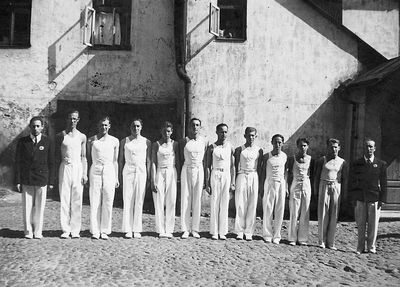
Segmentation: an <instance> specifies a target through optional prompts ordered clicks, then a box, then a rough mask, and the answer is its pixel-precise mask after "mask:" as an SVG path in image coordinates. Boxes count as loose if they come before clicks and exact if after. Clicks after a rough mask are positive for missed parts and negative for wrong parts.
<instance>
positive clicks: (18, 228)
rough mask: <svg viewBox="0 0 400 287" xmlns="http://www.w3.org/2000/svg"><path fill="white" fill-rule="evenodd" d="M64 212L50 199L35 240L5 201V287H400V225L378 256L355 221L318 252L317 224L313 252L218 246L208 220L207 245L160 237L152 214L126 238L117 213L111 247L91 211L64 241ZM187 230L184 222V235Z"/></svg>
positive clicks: (1, 266)
mask: <svg viewBox="0 0 400 287" xmlns="http://www.w3.org/2000/svg"><path fill="white" fill-rule="evenodd" d="M19 196H20V195H19ZM59 208H60V203H59V202H57V201H52V200H48V201H47V203H46V210H45V222H44V233H43V235H44V238H43V239H42V240H35V239H33V240H27V239H23V238H22V237H23V227H22V207H21V205H20V202H18V201H15V202H5V201H1V200H0V257H1V261H0V286H133V285H135V286H249V285H267V286H284V285H290V286H318V285H319V286H339V285H351V286H379V285H380V286H400V285H399V284H400V221H392V222H381V223H380V226H379V236H378V247H377V251H378V253H377V254H362V255H356V254H355V253H354V250H355V244H356V231H357V230H356V228H355V224H354V223H353V222H350V223H346V222H345V223H339V225H338V233H337V237H336V238H337V241H336V245H337V247H338V249H339V250H338V251H331V250H327V249H320V248H318V247H317V246H316V243H317V237H316V234H317V225H316V223H315V222H312V225H311V236H310V237H311V238H310V242H309V243H310V245H309V246H306V247H300V246H290V245H288V244H287V242H286V241H285V240H283V241H282V242H281V244H280V245H273V244H267V243H264V242H263V241H262V240H261V237H255V240H253V241H252V242H245V241H237V240H235V239H234V235H233V234H230V236H229V237H228V240H226V241H213V240H211V239H210V237H209V234H208V226H209V218H206V217H203V218H202V219H201V230H202V231H203V232H201V235H202V236H203V238H201V239H194V238H192V237H190V238H189V239H186V240H183V239H180V238H179V236H180V233H175V234H174V236H175V237H174V238H172V239H159V238H158V237H156V234H155V233H154V232H153V230H154V216H153V215H150V214H145V215H144V217H143V222H144V232H143V237H142V238H141V239H124V238H123V237H122V236H123V233H122V232H121V220H122V210H121V208H114V211H113V230H114V232H113V233H112V235H111V237H110V239H109V240H107V241H106V240H92V239H90V233H89V230H88V229H89V206H88V205H85V206H84V207H83V218H82V219H83V226H82V228H83V232H82V233H81V235H82V237H81V238H80V239H67V240H62V239H59V236H60V234H61V231H60V226H59ZM287 224H288V222H287V221H285V222H284V229H283V239H285V238H287V230H286V228H285V227H286V226H287ZM179 226H180V218H179V217H177V220H176V230H179ZM229 227H230V228H233V220H232V219H230V223H229ZM255 234H256V235H260V234H261V221H260V220H257V227H256V232H255Z"/></svg>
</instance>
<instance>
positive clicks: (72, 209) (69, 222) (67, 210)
mask: <svg viewBox="0 0 400 287" xmlns="http://www.w3.org/2000/svg"><path fill="white" fill-rule="evenodd" d="M82 173H83V170H82V163H80V162H79V163H75V164H67V163H65V162H62V163H61V164H60V170H59V174H58V178H59V184H58V189H59V191H60V202H61V208H60V221H61V229H62V231H63V232H68V233H71V234H72V235H73V236H78V235H79V232H80V230H81V213H82V193H83V185H82Z"/></svg>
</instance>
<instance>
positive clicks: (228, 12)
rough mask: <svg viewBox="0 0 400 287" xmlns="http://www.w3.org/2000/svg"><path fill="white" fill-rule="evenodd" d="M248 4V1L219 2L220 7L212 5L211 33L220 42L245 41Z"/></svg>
mask: <svg viewBox="0 0 400 287" xmlns="http://www.w3.org/2000/svg"><path fill="white" fill-rule="evenodd" d="M246 4H247V3H246V0H218V7H216V6H214V5H212V4H210V33H212V34H214V35H216V36H217V39H218V40H231V41H245V40H246V11H247V5H246ZM215 21H219V24H218V25H217V24H216V23H215ZM216 27H218V29H219V31H218V33H216V31H215V30H216Z"/></svg>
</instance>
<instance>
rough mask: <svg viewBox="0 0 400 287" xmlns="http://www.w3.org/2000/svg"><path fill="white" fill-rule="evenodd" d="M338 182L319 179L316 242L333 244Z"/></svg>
mask: <svg viewBox="0 0 400 287" xmlns="http://www.w3.org/2000/svg"><path fill="white" fill-rule="evenodd" d="M339 196H340V183H338V182H336V181H335V182H328V181H324V180H321V181H320V184H319V194H318V243H319V244H322V243H324V244H325V246H327V247H332V246H334V242H335V233H336V223H337V219H338V215H339Z"/></svg>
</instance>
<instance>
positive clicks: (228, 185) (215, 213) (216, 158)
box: [205, 124, 235, 240]
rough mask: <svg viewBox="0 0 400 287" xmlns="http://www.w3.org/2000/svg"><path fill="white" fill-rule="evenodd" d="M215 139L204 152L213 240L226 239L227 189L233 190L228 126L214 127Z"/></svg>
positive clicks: (231, 150) (233, 166)
mask: <svg viewBox="0 0 400 287" xmlns="http://www.w3.org/2000/svg"><path fill="white" fill-rule="evenodd" d="M216 134H217V136H218V138H217V141H216V142H215V143H214V144H211V145H209V146H208V148H207V152H206V175H205V177H206V190H207V191H208V192H209V193H210V194H211V204H210V207H211V217H210V234H211V236H212V237H211V238H212V239H214V240H217V239H218V236H219V239H221V240H226V234H227V233H228V209H229V191H234V190H235V165H234V161H235V159H234V157H233V153H234V151H233V148H232V146H231V144H230V143H229V142H227V138H228V126H227V125H226V124H219V125H217V127H216Z"/></svg>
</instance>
